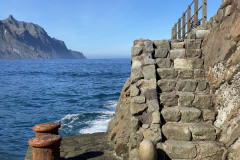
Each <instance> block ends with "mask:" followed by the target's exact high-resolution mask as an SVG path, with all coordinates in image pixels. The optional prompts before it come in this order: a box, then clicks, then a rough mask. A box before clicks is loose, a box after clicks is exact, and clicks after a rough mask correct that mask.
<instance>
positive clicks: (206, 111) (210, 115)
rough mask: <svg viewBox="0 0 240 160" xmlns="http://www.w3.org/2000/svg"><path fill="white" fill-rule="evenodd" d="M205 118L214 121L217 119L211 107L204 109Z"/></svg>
mask: <svg viewBox="0 0 240 160" xmlns="http://www.w3.org/2000/svg"><path fill="white" fill-rule="evenodd" d="M202 112H203V120H204V121H214V120H215V112H214V111H212V110H209V109H203V110H202Z"/></svg>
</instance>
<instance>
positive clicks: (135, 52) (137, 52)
mask: <svg viewBox="0 0 240 160" xmlns="http://www.w3.org/2000/svg"><path fill="white" fill-rule="evenodd" d="M142 51H143V49H142V47H132V50H131V53H132V57H135V56H140V55H141V54H142Z"/></svg>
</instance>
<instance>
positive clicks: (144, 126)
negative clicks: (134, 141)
mask: <svg viewBox="0 0 240 160" xmlns="http://www.w3.org/2000/svg"><path fill="white" fill-rule="evenodd" d="M149 127H150V126H149V125H148V124H143V125H142V128H144V129H148V128H149Z"/></svg>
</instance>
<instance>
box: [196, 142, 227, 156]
mask: <svg viewBox="0 0 240 160" xmlns="http://www.w3.org/2000/svg"><path fill="white" fill-rule="evenodd" d="M198 146H199V150H200V152H199V154H200V155H201V158H202V159H205V160H221V159H222V157H223V153H224V149H223V148H221V145H220V144H219V143H217V142H198Z"/></svg>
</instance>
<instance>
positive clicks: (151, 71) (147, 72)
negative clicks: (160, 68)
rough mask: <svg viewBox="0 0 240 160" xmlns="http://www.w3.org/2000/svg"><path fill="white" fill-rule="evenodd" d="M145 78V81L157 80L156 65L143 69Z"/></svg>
mask: <svg viewBox="0 0 240 160" xmlns="http://www.w3.org/2000/svg"><path fill="white" fill-rule="evenodd" d="M143 76H144V78H145V79H151V78H156V70H155V65H149V66H145V67H143Z"/></svg>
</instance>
